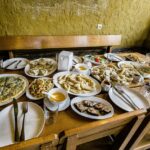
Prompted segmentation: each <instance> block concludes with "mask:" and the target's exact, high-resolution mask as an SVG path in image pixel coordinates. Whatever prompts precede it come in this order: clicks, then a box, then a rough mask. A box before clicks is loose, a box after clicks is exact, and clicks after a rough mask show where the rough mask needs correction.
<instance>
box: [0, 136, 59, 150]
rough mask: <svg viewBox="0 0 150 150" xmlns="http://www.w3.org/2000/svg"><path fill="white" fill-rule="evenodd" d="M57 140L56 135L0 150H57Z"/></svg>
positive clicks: (0, 149)
mask: <svg viewBox="0 0 150 150" xmlns="http://www.w3.org/2000/svg"><path fill="white" fill-rule="evenodd" d="M58 142H59V139H58V136H57V135H56V134H51V135H48V136H46V137H38V138H34V139H31V140H26V141H22V142H19V143H16V144H13V145H9V146H5V147H1V148H0V150H39V149H41V150H49V149H50V150H57V145H58Z"/></svg>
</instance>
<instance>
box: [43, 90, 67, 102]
mask: <svg viewBox="0 0 150 150" xmlns="http://www.w3.org/2000/svg"><path fill="white" fill-rule="evenodd" d="M56 92H58V93H62V94H63V95H64V96H65V99H64V100H62V101H57V100H51V99H50V98H51V96H52V95H53V94H54V93H56ZM44 94H45V95H47V98H48V100H49V102H50V103H52V104H56V103H57V104H64V103H65V102H66V101H67V99H68V93H67V92H66V91H65V90H63V89H60V88H53V89H51V90H50V91H49V92H47V93H44Z"/></svg>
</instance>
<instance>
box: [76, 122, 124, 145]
mask: <svg viewBox="0 0 150 150" xmlns="http://www.w3.org/2000/svg"><path fill="white" fill-rule="evenodd" d="M123 127H124V126H121V125H120V126H119V127H115V128H112V129H109V130H105V131H102V132H97V133H95V134H91V135H88V136H86V137H83V138H80V139H79V140H78V143H77V145H80V144H83V143H86V142H89V141H93V140H96V139H99V138H102V137H106V136H108V135H112V134H116V133H118V132H120V131H121V129H122V128H123Z"/></svg>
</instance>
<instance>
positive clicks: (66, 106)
mask: <svg viewBox="0 0 150 150" xmlns="http://www.w3.org/2000/svg"><path fill="white" fill-rule="evenodd" d="M48 105H49V108H48V109H50V110H52V111H53V110H55V109H56V108H55V107H56V105H54V104H52V103H49V104H48ZM69 106H70V98H69V97H68V99H67V100H66V102H65V103H62V104H59V111H63V110H65V109H67V108H68V107H69Z"/></svg>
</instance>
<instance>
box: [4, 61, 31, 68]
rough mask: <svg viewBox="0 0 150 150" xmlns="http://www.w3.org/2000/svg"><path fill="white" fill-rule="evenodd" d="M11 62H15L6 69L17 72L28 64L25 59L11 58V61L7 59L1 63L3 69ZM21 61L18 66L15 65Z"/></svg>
mask: <svg viewBox="0 0 150 150" xmlns="http://www.w3.org/2000/svg"><path fill="white" fill-rule="evenodd" d="M13 61H16V62H15V63H13V64H12V65H10V66H9V67H8V68H6V69H9V70H19V69H23V68H24V67H25V66H26V65H27V63H28V62H29V60H27V59H26V58H11V59H7V60H5V61H4V62H3V67H4V68H5V67H6V66H7V65H8V64H11V63H12V62H13ZM19 61H21V62H20V63H19V64H18V65H17V63H18V62H19ZM16 65H17V68H15V66H16Z"/></svg>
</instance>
